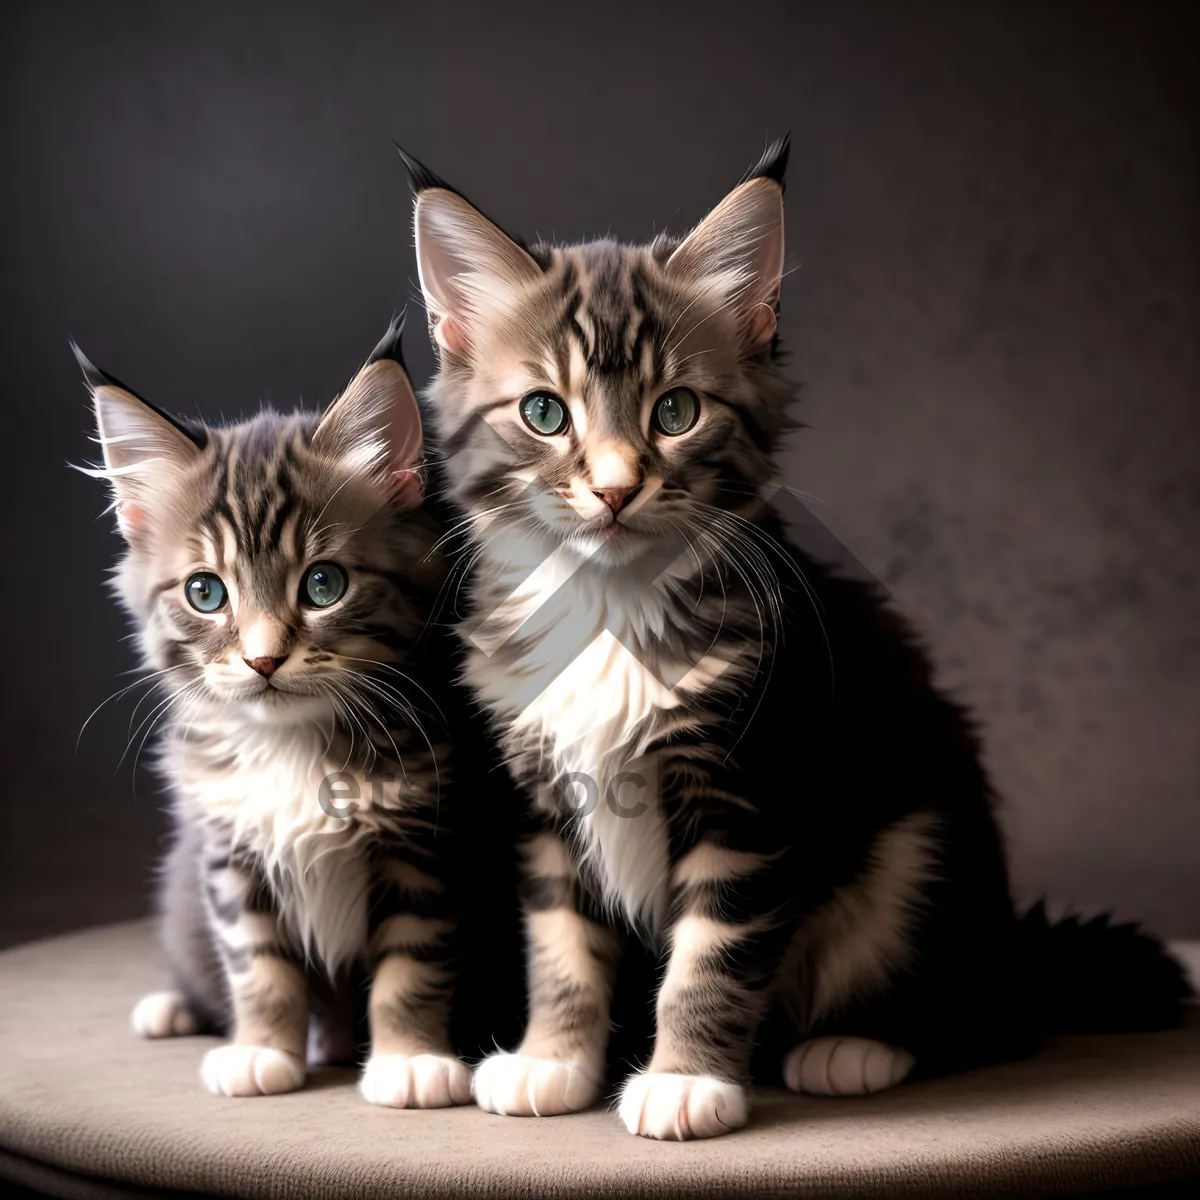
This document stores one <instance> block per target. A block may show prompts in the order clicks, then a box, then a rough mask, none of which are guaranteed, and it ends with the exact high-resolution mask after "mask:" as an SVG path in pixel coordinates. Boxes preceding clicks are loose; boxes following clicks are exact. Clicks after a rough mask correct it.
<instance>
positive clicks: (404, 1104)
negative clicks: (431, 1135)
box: [359, 856, 471, 1108]
mask: <svg viewBox="0 0 1200 1200" xmlns="http://www.w3.org/2000/svg"><path fill="white" fill-rule="evenodd" d="M431 861H433V859H432V856H431ZM378 870H379V872H380V874H381V876H382V886H381V887H380V888H379V890H378V894H377V895H376V896H375V897H374V898H373V903H372V906H371V907H372V913H371V920H372V931H371V959H372V962H373V963H374V974H373V977H372V982H371V998H370V1018H371V1055H370V1057H369V1058H368V1059H367V1064H366V1067H365V1068H364V1070H363V1075H362V1079H361V1081H360V1083H359V1091H360V1092H361V1094H362V1095H363V1097H364V1098H365V1099H366V1100H369V1101H370V1102H371V1103H372V1104H382V1105H386V1106H387V1107H389V1108H445V1107H447V1106H448V1105H451V1104H467V1103H469V1102H470V1099H471V1072H470V1071H469V1070H468V1068H467V1066H466V1065H465V1064H464V1063H463V1062H461V1061H460V1060H459V1059H458V1058H457V1057H456V1056H455V1054H454V1053H453V1051H452V1050H451V1047H450V1037H449V1032H448V1026H449V1017H450V991H451V985H452V983H453V978H454V973H453V969H452V963H451V957H450V947H449V945H448V943H449V940H450V938H451V936H452V935H453V933H454V922H453V920H452V919H451V917H450V915H449V913H448V911H447V909H446V897H445V885H444V884H443V883H442V881H441V880H439V879H437V878H436V877H434V876H433V875H432V874H429V873H427V872H426V871H424V870H421V869H418V868H417V867H415V866H412V865H411V864H409V863H407V862H405V861H403V860H401V859H399V858H391V859H388V860H385V861H384V862H383V863H382V864H380V866H379V868H378Z"/></svg>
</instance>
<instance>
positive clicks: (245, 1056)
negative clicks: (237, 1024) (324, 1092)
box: [200, 1044, 304, 1096]
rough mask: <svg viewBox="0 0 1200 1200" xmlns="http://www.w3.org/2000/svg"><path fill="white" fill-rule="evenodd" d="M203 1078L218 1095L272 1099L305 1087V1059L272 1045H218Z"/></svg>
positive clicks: (205, 1065)
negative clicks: (273, 1047) (277, 1095)
mask: <svg viewBox="0 0 1200 1200" xmlns="http://www.w3.org/2000/svg"><path fill="white" fill-rule="evenodd" d="M200 1075H201V1077H202V1078H203V1079H204V1085H205V1087H207V1088H208V1090H209V1091H210V1092H212V1093H213V1095H215V1096H273V1095H276V1094H277V1093H279V1092H294V1091H295V1090H296V1089H297V1088H299V1087H303V1086H304V1060H303V1059H302V1058H301V1057H300V1056H299V1055H297V1054H290V1053H288V1051H286V1050H274V1049H272V1048H271V1047H270V1046H240V1045H236V1044H235V1045H231V1046H218V1047H217V1048H216V1049H215V1050H210V1051H209V1052H208V1053H207V1054H206V1055H205V1056H204V1063H203V1065H202V1066H201V1068H200Z"/></svg>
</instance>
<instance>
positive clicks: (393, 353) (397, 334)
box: [366, 308, 408, 374]
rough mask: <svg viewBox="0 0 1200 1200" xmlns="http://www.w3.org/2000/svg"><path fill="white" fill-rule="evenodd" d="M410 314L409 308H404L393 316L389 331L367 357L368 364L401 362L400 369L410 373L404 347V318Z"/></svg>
mask: <svg viewBox="0 0 1200 1200" xmlns="http://www.w3.org/2000/svg"><path fill="white" fill-rule="evenodd" d="M407 315H408V309H407V308H402V309H401V310H400V315H399V316H397V317H393V318H392V323H391V324H390V325H389V326H388V330H387V333H385V334H384V335H383V337H382V338H381V339H380V342H379V345H378V346H376V347H375V349H374V350H372V351H371V357H370V358H368V359H367V363H366V365H367V366H368V367H369V366H370V365H371V364H372V363H377V362H389V361H390V362H394V363H399V364H400V369H401V370H402V371H404V373H405V374H407V373H408V368H407V367H406V366H405V365H404V348H403V346H402V344H401V343H402V342H403V340H404V318H405V317H406V316H407Z"/></svg>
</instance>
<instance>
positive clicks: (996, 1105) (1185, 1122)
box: [0, 922, 1200, 1198]
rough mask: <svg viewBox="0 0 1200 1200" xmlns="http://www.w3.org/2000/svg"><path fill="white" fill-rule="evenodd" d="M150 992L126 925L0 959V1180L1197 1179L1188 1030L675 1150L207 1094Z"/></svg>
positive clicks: (306, 1101) (159, 1183)
mask: <svg viewBox="0 0 1200 1200" xmlns="http://www.w3.org/2000/svg"><path fill="white" fill-rule="evenodd" d="M161 984H162V974H161V969H160V963H159V957H158V953H157V948H156V945H155V939H154V934H153V929H152V927H151V926H150V925H149V924H148V923H146V922H137V923H133V924H124V925H117V926H112V927H108V928H103V929H97V930H92V931H89V932H84V933H77V934H72V935H70V936H68V937H61V938H56V939H53V940H50V941H43V942H38V943H35V944H32V945H27V946H21V947H18V948H16V949H13V950H9V951H7V952H5V953H3V954H0V1178H7V1179H9V1180H12V1181H18V1182H20V1181H23V1182H26V1183H28V1184H33V1185H34V1186H38V1187H40V1188H42V1189H43V1190H45V1191H47V1192H50V1193H51V1194H55V1195H63V1196H116V1195H130V1194H139V1193H140V1194H145V1192H146V1191H149V1192H151V1193H152V1194H154V1195H163V1194H170V1193H172V1192H176V1193H178V1192H191V1193H202V1194H217V1195H224V1196H290V1197H374V1196H380V1197H382V1196H389V1197H393V1196H398V1195H420V1196H447V1197H456V1198H457V1197H470V1196H485V1195H486V1196H494V1197H501V1196H517V1195H549V1196H574V1195H579V1194H587V1195H588V1196H606V1195H613V1196H622V1197H629V1196H642V1195H645V1196H679V1197H692V1196H746V1195H763V1194H769V1195H774V1196H784V1195H797V1194H804V1195H819V1196H826V1197H841V1196H876V1195H878V1196H883V1195H886V1196H920V1197H934V1196H962V1195H965V1194H972V1195H979V1194H992V1193H1005V1194H1018V1195H1028V1194H1031V1193H1038V1194H1051V1195H1070V1194H1079V1193H1087V1192H1094V1191H1097V1190H1101V1189H1111V1188H1119V1187H1130V1186H1136V1185H1143V1184H1148V1183H1154V1182H1159V1181H1166V1180H1171V1179H1182V1178H1187V1177H1191V1176H1193V1175H1196V1174H1200V1020H1196V1019H1193V1020H1192V1021H1191V1022H1190V1023H1189V1025H1188V1027H1187V1028H1185V1029H1181V1030H1177V1031H1174V1032H1170V1033H1159V1034H1140V1035H1135V1036H1124V1037H1091V1038H1073V1039H1063V1040H1060V1041H1058V1042H1056V1043H1054V1044H1052V1045H1051V1046H1050V1047H1048V1048H1047V1050H1046V1051H1045V1052H1044V1053H1043V1054H1042V1055H1041V1056H1040V1057H1038V1058H1036V1059H1033V1060H1030V1061H1027V1062H1021V1063H1014V1064H1010V1065H1005V1066H1000V1067H992V1068H989V1069H987V1070H980V1071H973V1072H970V1073H967V1074H963V1075H959V1076H954V1077H950V1078H944V1079H936V1080H931V1081H927V1082H923V1083H917V1084H912V1085H906V1086H901V1087H899V1088H897V1089H895V1090H894V1091H891V1092H886V1093H882V1094H879V1095H875V1096H868V1097H862V1098H858V1099H843V1100H824V1099H809V1098H805V1097H800V1096H793V1095H790V1094H788V1093H784V1092H766V1093H763V1094H761V1095H759V1096H758V1097H757V1099H756V1103H755V1107H754V1110H753V1114H752V1117H751V1124H750V1126H749V1127H748V1128H747V1129H745V1130H742V1131H740V1132H738V1133H734V1134H731V1135H729V1136H727V1137H722V1138H717V1139H714V1140H712V1141H704V1142H688V1143H683V1144H679V1143H663V1142H650V1141H646V1140H644V1139H641V1138H635V1137H631V1136H630V1135H629V1134H627V1133H625V1132H624V1131H623V1130H622V1129H621V1128H620V1127H619V1125H618V1123H617V1119H616V1117H615V1115H614V1114H613V1113H612V1112H611V1111H609V1110H608V1109H607V1108H597V1109H595V1110H594V1111H592V1112H587V1113H581V1114H578V1115H576V1116H568V1117H554V1118H550V1119H537V1118H528V1119H520V1118H510V1117H497V1116H492V1115H489V1114H488V1113H484V1112H482V1111H480V1110H479V1109H477V1108H474V1107H468V1108H459V1109H444V1110H435V1111H428V1112H418V1111H399V1110H393V1109H384V1108H376V1107H373V1106H371V1105H369V1104H367V1103H366V1102H365V1101H363V1100H362V1099H361V1098H360V1097H359V1095H358V1093H357V1091H356V1089H355V1077H354V1074H353V1072H350V1071H346V1070H332V1069H325V1070H319V1071H316V1072H314V1074H313V1075H312V1077H311V1078H310V1081H309V1083H308V1084H307V1086H306V1087H305V1088H304V1090H303V1091H300V1092H295V1093H292V1094H289V1095H281V1096H267V1097H258V1098H254V1099H228V1098H221V1097H216V1096H211V1095H209V1094H208V1093H207V1092H205V1091H204V1089H203V1087H202V1085H201V1083H200V1078H199V1066H200V1059H201V1056H202V1054H203V1052H204V1050H205V1049H207V1047H208V1046H209V1045H210V1044H212V1043H211V1040H210V1039H206V1038H199V1037H188V1038H176V1039H172V1040H168V1041H160V1042H147V1041H142V1040H140V1039H139V1038H137V1037H136V1036H134V1034H133V1033H132V1032H131V1030H130V1025H129V1013H130V1009H131V1008H132V1007H133V1004H134V1002H135V1001H136V1000H137V999H138V997H139V996H140V995H141V994H142V993H143V992H146V991H149V990H152V989H154V988H156V987H159V986H161ZM1198 1016H1200V1013H1193V1017H1198Z"/></svg>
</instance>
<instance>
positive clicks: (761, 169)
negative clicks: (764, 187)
mask: <svg viewBox="0 0 1200 1200" xmlns="http://www.w3.org/2000/svg"><path fill="white" fill-rule="evenodd" d="M791 150H792V135H791V132H790V131H789V132H787V133H785V134H784V135H783V137H780V138H776V139H775V141H773V142H772V143H771V144H770V145H769V146H768V147H767V148H766V150H764V151H763V154H762V157H761V158H760V159H759V160H758V162H757V163H755V165H754V166H753V167H751V168H750V170H749V171H747V172H746V175H745V178H744V179H743V180H742V183H750V182H751V181H752V180H754V179H770V180H771V181H772V182H773V183H777V184H778V185H779V188H780V190H781V191H783V190H785V189H786V187H787V184H786V181H785V178H784V176H785V174H786V172H787V164H788V156H789V155H790V154H791Z"/></svg>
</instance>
